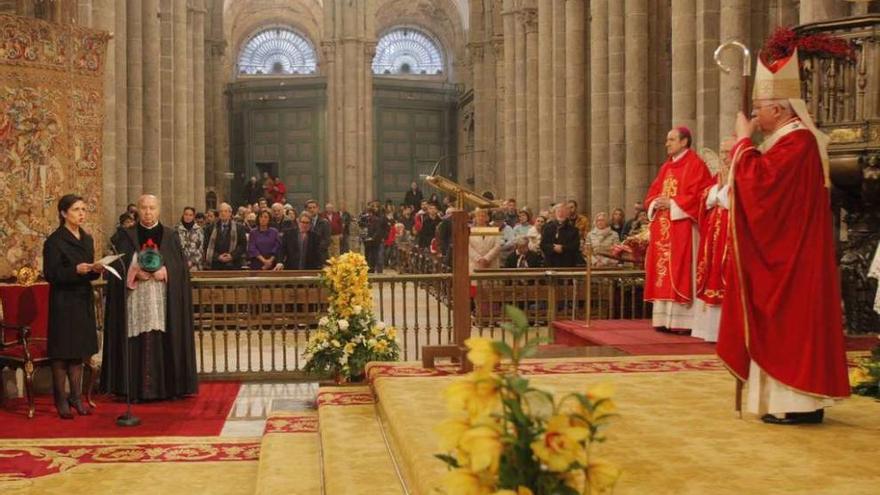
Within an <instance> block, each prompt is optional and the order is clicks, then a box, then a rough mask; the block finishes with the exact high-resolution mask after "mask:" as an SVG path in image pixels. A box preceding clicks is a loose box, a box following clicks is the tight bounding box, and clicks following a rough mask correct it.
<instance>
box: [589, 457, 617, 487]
mask: <svg viewBox="0 0 880 495" xmlns="http://www.w3.org/2000/svg"><path fill="white" fill-rule="evenodd" d="M587 477H588V478H589V480H590V493H608V492H610V489H611V488H612V487H614V484H615V483H617V478H619V477H620V469H619V468H618V467H617V466H615V465H614V464H611V463H610V462H606V461H603V460H596V461H593V462H591V463H590V465H589V466H587Z"/></svg>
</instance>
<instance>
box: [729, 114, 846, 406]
mask: <svg viewBox="0 0 880 495" xmlns="http://www.w3.org/2000/svg"><path fill="white" fill-rule="evenodd" d="M762 147H763V149H764V150H765V151H763V152H761V151H759V150H758V149H756V147H755V146H754V145H753V144H752V141H751V139H748V138H746V139H742V140H741V141H740V142H739V143H737V144H736V146H735V147H734V148H733V150H732V151H731V153H732V156H733V168H732V170H731V177H732V180H731V188H732V191H731V205H730V236H731V244H730V246H731V251H730V256H731V262H730V263H728V265H727V269H726V281H727V297H726V298H725V299H724V302H723V305H722V312H721V329H720V334H719V340H718V347H717V349H718V355H719V357H720V358H721V359H722V360H723V361H724V362H725V364H726V365H727V366H728V368H729V369H730V370H731V371H732V372H733V373H734V374H736V375H737V376H738V377H739V378H740V379H747V378H748V376H749V367H750V365H751V362H752V361H754V362H755V363H756V364H757V365H758V366H759V367H760V369H761V370H763V371H764V372H765V373H767V374H768V375H769V376H770V377H772V378H773V379H775V380H777V381H779V382H781V383H782V384H783V385H785V386H787V387H790V388H791V389H794V390H796V391H798V392H802V393H804V394H808V395H811V396H815V397H825V398H829V397H830V398H842V397H846V396H848V395H849V392H850V388H849V383H848V380H847V368H846V356H845V354H844V335H843V329H842V325H841V308H840V281H839V274H838V270H837V261H836V257H835V248H834V239H833V237H832V218H831V204H830V197H829V191H828V189H826V187H825V180H824V173H823V167H822V161H821V157H820V152H819V147H818V146H817V142H816V139H815V137H814V136H813V134H812V132H811V131H810V130H809V129H808V127H807V126H805V125H804V124H803V123H802V122H800V120H798V119H793V120H792V121H790V122H788V123H787V124H786V125H784V126H783V127H782V128H780V129H778V130H777V131H776V132H775V133H774V134H773V135H771V136H769V137H768V138H767V139H766V140H765V143H764V144H763V145H762ZM780 226H781V227H780Z"/></svg>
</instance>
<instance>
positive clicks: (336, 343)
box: [305, 253, 400, 379]
mask: <svg viewBox="0 0 880 495" xmlns="http://www.w3.org/2000/svg"><path fill="white" fill-rule="evenodd" d="M367 271H368V266H367V262H366V260H365V259H364V257H363V256H362V255H360V254H357V253H346V254H344V255H342V256H339V257H336V258H333V259H331V260H330V261H329V263H328V265H327V267H325V268H324V271H323V272H322V282H323V284H324V286H325V287H327V289H328V292H329V296H328V298H327V300H328V302H329V303H330V307H329V311H328V314H327V315H325V316H322V317H321V318H320V319H319V320H318V329H317V331H315V333H314V334H312V336H311V337H310V338H309V340H308V343H307V344H306V349H305V351H306V357H307V359H308V361H307V362H306V366H305V370H306V371H313V372H319V373H328V372H329V373H332V374H334V375H336V376H337V378H338V379H351V378H352V377H356V376H361V375H362V373H363V370H364V367H365V366H366V364H367V363H368V362H369V361H393V360H397V359H398V358H399V356H400V346H399V345H398V343H397V332H396V330H395V329H394V327H388V326H386V325H385V324H384V323H383V322H381V321H378V320H377V319H376V317H375V315H374V314H373V292H372V289H371V288H370V281H369V279H368V277H367Z"/></svg>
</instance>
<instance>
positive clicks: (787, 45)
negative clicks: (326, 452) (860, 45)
mask: <svg viewBox="0 0 880 495" xmlns="http://www.w3.org/2000/svg"><path fill="white" fill-rule="evenodd" d="M795 48H797V50H798V52H799V53H800V54H801V55H816V56H819V57H830V58H836V59H839V60H845V61H849V62H851V61H854V60H855V58H856V53H855V50H854V49H853V47H852V45H850V43H849V42H848V41H846V40H844V39H841V38H835V37H834V36H831V35H828V34H825V33H816V34H808V35H803V36H802V35H799V34H797V33H796V32H794V30H792V29H791V28H785V27H780V28H776V31H774V32H773V34H771V35H770V37H769V38H767V42H766V43H765V44H764V49H763V50H762V51H761V58H762V59H763V60H764V63H765V64H768V65H769V64H772V63H773V62H775V61H777V60H780V59H784V58H786V57H788V56H790V55H791V54H792V53H793V52H794V49H795Z"/></svg>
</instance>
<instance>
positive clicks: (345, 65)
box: [324, 0, 375, 208]
mask: <svg viewBox="0 0 880 495" xmlns="http://www.w3.org/2000/svg"><path fill="white" fill-rule="evenodd" d="M374 15H375V8H374V3H373V0H363V1H360V2H356V3H355V4H352V3H351V2H348V1H347V0H328V1H326V2H324V36H325V39H326V40H327V42H328V44H325V54H326V53H328V49H331V48H330V47H332V53H333V57H334V62H333V63H332V64H330V65H329V66H328V74H327V85H328V88H327V89H328V94H330V95H332V96H331V97H330V100H331V101H332V107H330V108H328V117H329V121H330V123H331V125H330V127H329V132H328V135H327V138H328V139H327V146H328V149H329V150H331V151H333V150H334V149H336V150H339V151H338V153H331V154H330V156H329V159H328V166H329V167H330V168H331V170H333V169H335V171H334V172H333V173H334V174H335V177H336V179H337V180H335V181H334V182H331V183H330V184H329V186H330V188H331V190H330V199H331V200H337V201H338V200H340V199H344V200H346V201H347V202H348V203H349V205H350V207H351V208H356V207H359V205H361V204H362V203H363V202H365V201H366V200H368V199H373V198H372V195H373V171H374V164H373V84H372V81H373V79H372V77H373V76H372V71H371V69H370V67H371V63H372V55H373V53H374V51H375V41H374V38H375V33H374V29H373V17H374ZM330 71H332V72H330ZM328 103H329V101H328Z"/></svg>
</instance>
